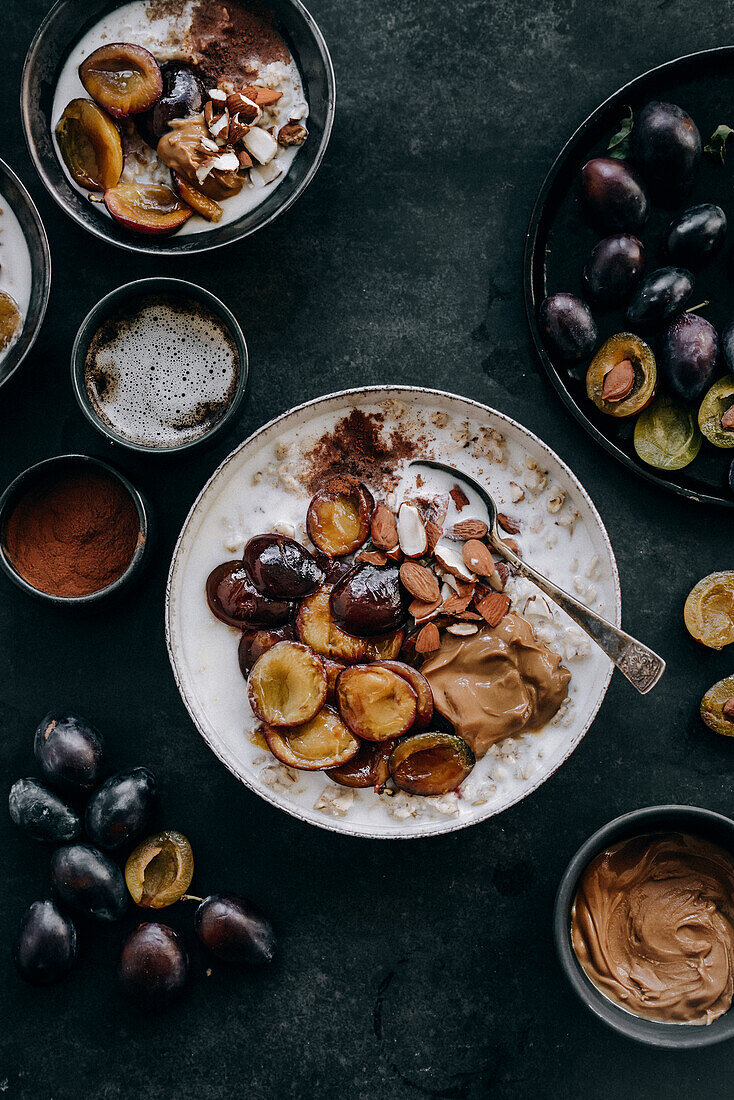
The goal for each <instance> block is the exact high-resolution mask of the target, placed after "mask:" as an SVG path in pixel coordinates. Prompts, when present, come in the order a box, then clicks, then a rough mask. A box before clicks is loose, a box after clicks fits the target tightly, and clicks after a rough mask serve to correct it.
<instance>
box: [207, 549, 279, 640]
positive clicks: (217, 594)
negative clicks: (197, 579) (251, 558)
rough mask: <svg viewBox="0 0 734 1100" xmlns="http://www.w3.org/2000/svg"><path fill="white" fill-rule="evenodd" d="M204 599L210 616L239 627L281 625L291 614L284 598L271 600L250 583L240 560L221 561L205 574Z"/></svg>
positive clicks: (246, 628) (245, 628) (241, 628)
mask: <svg viewBox="0 0 734 1100" xmlns="http://www.w3.org/2000/svg"><path fill="white" fill-rule="evenodd" d="M206 600H207V603H208V604H209V610H210V611H211V613H212V614H213V615H216V617H217V618H218V619H219V620H220V621H221V622H223V623H226V624H227V626H235V627H237V628H238V629H239V630H248V629H252V628H257V627H273V626H283V624H284V623H287V622H288V620H289V619H290V617H291V615H292V614H293V604H292V603H290V602H289V601H287V600H271V599H268V597H267V596H263V594H262V592H258V590H257V589H256V588H255V586H254V585H253V583H252V581H251V580H250V578H249V577H248V575H247V573H246V571H245V567H244V565H243V564H242V562H241V561H223V562H222V564H221V565H218V566H217V567H216V568H215V569H212V571H211V573H210V574H209V576H208V577H207V581H206Z"/></svg>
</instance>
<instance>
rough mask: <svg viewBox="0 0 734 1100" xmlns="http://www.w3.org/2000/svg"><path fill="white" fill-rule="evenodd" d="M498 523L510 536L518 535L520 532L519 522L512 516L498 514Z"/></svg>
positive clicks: (502, 513)
mask: <svg viewBox="0 0 734 1100" xmlns="http://www.w3.org/2000/svg"><path fill="white" fill-rule="evenodd" d="M497 522H498V523H499V525H500V527H501V528H502V530H503V531H507V534H508V535H516V534H517V533H518V531H519V530H520V523H519V520H516V519H513V518H512V516H508V515H505V513H504V512H498V513H497Z"/></svg>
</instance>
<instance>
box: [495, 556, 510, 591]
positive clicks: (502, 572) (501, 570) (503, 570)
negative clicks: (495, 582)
mask: <svg viewBox="0 0 734 1100" xmlns="http://www.w3.org/2000/svg"><path fill="white" fill-rule="evenodd" d="M509 575H510V567H509V565H508V564H507V562H506V561H498V562H497V576H498V577H499V579H500V582H501V584H502V587H503V588H504V587H505V585H506V584H507V578H508V577H509Z"/></svg>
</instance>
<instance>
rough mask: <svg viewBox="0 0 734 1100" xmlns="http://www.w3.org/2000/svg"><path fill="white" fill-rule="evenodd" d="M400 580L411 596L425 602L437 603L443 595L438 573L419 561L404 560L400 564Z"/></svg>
mask: <svg viewBox="0 0 734 1100" xmlns="http://www.w3.org/2000/svg"><path fill="white" fill-rule="evenodd" d="M400 580H401V581H402V582H403V585H404V587H405V588H407V590H408V592H410V594H411V596H415V598H416V599H417V600H421V601H422V602H423V603H435V602H436V600H438V599H440V597H441V590H440V589H439V587H438V581H437V580H436V575H435V574H434V573H433V572H432V571H431V570H430V569H426V567H425V566H424V565H418V563H417V562H414V561H404V562H403V564H402V565H401V566H400Z"/></svg>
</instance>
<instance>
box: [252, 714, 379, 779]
mask: <svg viewBox="0 0 734 1100" xmlns="http://www.w3.org/2000/svg"><path fill="white" fill-rule="evenodd" d="M265 740H266V741H267V743H268V748H269V749H270V751H271V752H272V754H273V756H276V757H277V758H278V760H280V761H282V762H283V763H284V764H287V765H288V766H289V767H290V768H300V769H301V770H302V771H307V772H315V771H324V770H325V769H326V768H335V767H338V766H339V765H340V764H345V763H346V762H347V761H348V760H351V759H352V758H353V757H355V756H356V755H357V752H358V750H359V741H358V739H357V738H356V737H355V736H354V734H353V733H352V732H351V731H350V730H349V729H347V727H346V726H345V725H344V722H342V720H341V718H340V717H339V715H338V714H337V712H336V711H335V710H334V709H333V708H332V707H322V709H321V710H320V711H319V712H318V714H316V715H315V717H313V718H312V719H311V720H310V721H308V722H305V723H304V724H303V725H301V726H298V727H297V728H296V729H275V728H273V727H272V726H266V727H265Z"/></svg>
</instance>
